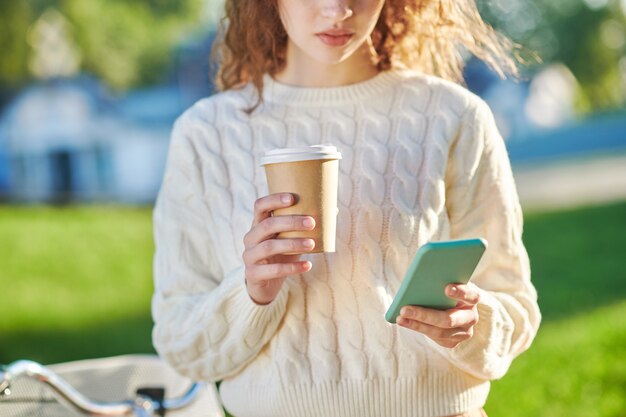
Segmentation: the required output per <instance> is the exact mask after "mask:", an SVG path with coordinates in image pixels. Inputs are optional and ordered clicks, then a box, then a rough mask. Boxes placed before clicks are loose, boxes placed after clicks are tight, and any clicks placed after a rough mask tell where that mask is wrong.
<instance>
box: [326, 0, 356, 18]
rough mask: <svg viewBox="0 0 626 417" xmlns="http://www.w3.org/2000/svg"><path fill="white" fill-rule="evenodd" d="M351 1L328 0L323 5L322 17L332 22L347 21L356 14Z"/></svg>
mask: <svg viewBox="0 0 626 417" xmlns="http://www.w3.org/2000/svg"><path fill="white" fill-rule="evenodd" d="M349 3H350V2H349V1H346V0H327V1H324V3H323V5H322V10H321V15H322V17H324V18H327V19H332V20H345V19H347V18H349V17H350V16H352V15H353V14H354V11H353V10H352V7H351V5H350V4H349Z"/></svg>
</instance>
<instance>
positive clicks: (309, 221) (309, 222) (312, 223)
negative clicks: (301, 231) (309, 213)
mask: <svg viewBox="0 0 626 417" xmlns="http://www.w3.org/2000/svg"><path fill="white" fill-rule="evenodd" d="M302 226H304V227H308V228H311V227H313V226H315V221H314V220H313V219H312V218H310V217H306V218H304V220H302Z"/></svg>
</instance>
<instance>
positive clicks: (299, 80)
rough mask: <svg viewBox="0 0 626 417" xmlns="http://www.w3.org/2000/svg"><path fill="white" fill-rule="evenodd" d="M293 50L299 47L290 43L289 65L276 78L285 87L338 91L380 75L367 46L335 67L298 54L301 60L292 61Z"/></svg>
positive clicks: (288, 48)
mask: <svg viewBox="0 0 626 417" xmlns="http://www.w3.org/2000/svg"><path fill="white" fill-rule="evenodd" d="M292 48H296V47H295V46H293V45H292V44H291V43H289V44H288V46H287V60H286V61H287V64H286V65H285V68H284V69H282V70H281V71H279V72H278V73H276V74H275V75H274V78H275V79H276V80H277V81H279V82H281V83H283V84H288V85H293V86H299V87H339V86H342V85H349V84H355V83H359V82H362V81H365V80H369V79H370V78H372V77H374V76H376V75H377V74H378V73H379V70H378V68H377V67H376V64H375V63H374V62H373V60H372V53H371V50H370V48H369V47H368V45H363V48H361V49H360V50H359V51H356V52H355V53H354V54H352V55H351V56H350V57H349V58H348V59H347V60H345V61H342V62H339V63H332V64H328V63H324V62H319V61H316V60H314V59H303V58H302V56H303V54H298V56H299V57H300V59H289V57H290V56H292V57H293V56H295V55H296V54H294V53H292V52H290V49H292Z"/></svg>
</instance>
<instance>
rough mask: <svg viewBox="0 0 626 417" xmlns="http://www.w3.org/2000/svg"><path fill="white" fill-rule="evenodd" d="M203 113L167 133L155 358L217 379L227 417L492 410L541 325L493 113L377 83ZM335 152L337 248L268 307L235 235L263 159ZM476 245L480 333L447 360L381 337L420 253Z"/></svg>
mask: <svg viewBox="0 0 626 417" xmlns="http://www.w3.org/2000/svg"><path fill="white" fill-rule="evenodd" d="M265 83H266V84H265V90H264V103H263V104H262V105H261V106H260V107H259V108H257V109H256V110H255V111H254V112H253V113H252V114H251V115H248V114H247V113H246V112H245V111H244V110H245V109H246V108H249V107H251V105H253V104H254V103H255V102H256V98H255V94H254V90H253V88H252V87H251V86H248V87H246V88H244V89H241V90H234V91H228V92H224V93H220V94H217V95H215V96H212V97H210V98H207V99H204V100H201V101H200V102H198V103H197V104H196V105H194V106H193V107H192V108H191V109H189V110H188V111H187V112H185V114H184V115H183V116H181V117H180V119H179V120H178V121H177V122H176V124H175V127H174V130H173V133H172V141H171V146H170V152H169V157H168V163H167V169H166V173H165V178H164V181H163V185H162V188H161V191H160V194H159V197H158V200H157V203H156V208H155V210H154V225H155V241H156V254H155V261H154V274H155V285H156V290H155V294H154V298H153V316H154V320H155V323H156V324H155V328H154V332H153V339H154V345H155V347H156V349H157V351H158V352H159V354H160V355H161V357H162V358H164V359H165V360H166V361H167V362H169V363H170V364H171V365H172V366H174V368H175V369H177V370H178V371H179V372H180V373H182V374H184V375H187V376H190V377H191V378H194V379H197V380H208V381H218V380H223V382H222V384H221V386H220V394H221V398H222V401H223V403H224V405H225V407H226V409H227V410H229V411H230V412H231V413H232V414H233V415H234V416H236V417H265V416H267V417H281V416H282V417H304V416H311V417H313V416H314V417H339V416H342V417H352V416H354V417H369V416H371V417H383V416H384V417H391V416H393V417H402V416H444V415H450V414H455V413H461V412H464V411H467V410H471V409H475V408H478V407H480V406H482V405H483V404H484V403H485V400H486V398H487V394H488V391H489V382H488V381H489V380H490V379H494V378H499V377H501V376H503V375H504V373H505V372H506V371H507V369H508V367H509V365H510V363H511V360H512V359H513V358H514V357H515V356H517V355H518V354H520V353H521V352H522V351H524V350H525V349H526V348H528V346H529V345H530V343H531V341H532V339H533V337H534V336H535V333H536V331H537V327H538V325H539V321H540V314H539V311H538V308H537V303H536V298H537V297H536V292H535V290H534V288H533V286H532V284H531V282H530V278H529V274H530V272H529V262H528V257H527V254H526V251H525V249H524V246H523V244H522V240H521V235H522V216H521V211H520V207H519V203H518V198H517V194H516V190H515V185H514V181H513V176H512V174H511V169H510V164H509V161H508V156H507V153H506V149H505V147H504V144H503V141H502V139H501V137H500V135H499V134H498V131H497V129H496V126H495V124H494V120H493V117H492V115H491V112H490V111H489V108H488V107H487V106H486V104H485V103H484V102H482V101H481V100H480V99H479V98H477V97H476V96H474V95H472V94H471V93H469V92H468V91H467V90H465V89H463V88H462V87H460V86H457V85H455V84H452V83H449V82H446V81H442V80H440V79H437V78H434V77H427V76H422V75H417V74H413V73H409V72H385V73H381V74H379V75H378V76H376V77H374V78H372V79H370V80H368V81H365V82H362V83H359V84H354V85H349V86H344V87H339V88H315V89H309V88H298V87H291V86H287V85H283V84H280V83H277V82H275V81H273V80H271V79H270V78H269V77H266V78H265ZM316 144H333V145H335V146H337V147H338V148H339V151H340V152H341V153H342V155H343V159H342V160H341V161H340V178H339V216H338V226H337V227H338V230H337V251H336V253H333V254H324V255H307V256H305V259H310V260H311V261H312V263H313V269H312V270H311V271H310V272H307V273H305V274H303V275H299V276H293V277H290V278H289V279H287V280H286V281H285V284H284V286H283V288H282V290H281V292H280V293H279V295H278V297H277V298H276V299H275V300H274V301H273V302H272V303H271V304H270V305H268V306H259V305H256V304H255V303H254V302H253V301H252V300H251V299H250V297H249V296H248V294H247V292H246V289H245V285H244V273H243V261H242V259H241V254H242V252H243V250H244V247H243V236H244V234H245V233H246V232H247V231H248V230H249V228H250V225H251V224H252V218H253V206H254V201H255V200H256V199H257V198H259V197H261V196H263V195H266V194H267V187H266V183H265V175H264V171H263V168H262V167H260V165H259V159H260V156H262V155H263V153H264V152H265V151H267V150H269V149H273V148H278V147H295V146H308V145H316ZM478 236H480V237H484V238H486V239H487V240H488V241H489V248H488V249H487V251H486V254H485V257H484V259H483V261H481V264H480V265H479V267H478V270H477V271H476V273H475V275H474V278H473V283H474V284H475V285H476V286H478V287H479V288H480V289H481V297H482V298H481V302H480V304H479V306H478V311H479V315H480V320H479V322H478V324H477V325H476V327H475V334H474V337H473V338H472V339H470V340H469V341H466V342H463V343H461V344H460V345H459V346H457V347H456V348H454V349H446V348H442V347H440V346H438V345H436V344H435V343H434V342H432V341H430V340H429V339H427V338H426V337H424V336H423V335H421V334H419V333H416V332H413V331H410V330H407V329H405V328H401V327H398V326H396V325H392V324H389V323H387V322H386V321H385V319H384V314H385V311H386V309H387V307H388V306H389V305H390V303H391V300H392V297H393V295H394V294H395V292H396V290H397V289H398V287H399V285H400V282H401V280H402V277H403V275H404V272H405V271H406V269H407V267H408V265H409V264H410V262H411V259H412V257H413V255H414V253H415V251H416V249H417V248H418V247H419V246H420V245H423V244H424V243H426V242H428V241H432V240H446V239H456V238H469V237H478Z"/></svg>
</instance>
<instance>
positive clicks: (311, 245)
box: [302, 239, 315, 248]
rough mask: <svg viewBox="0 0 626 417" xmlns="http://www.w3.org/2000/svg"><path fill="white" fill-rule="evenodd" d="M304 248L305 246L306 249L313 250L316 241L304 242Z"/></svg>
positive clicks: (308, 240)
mask: <svg viewBox="0 0 626 417" xmlns="http://www.w3.org/2000/svg"><path fill="white" fill-rule="evenodd" d="M302 246H304V247H305V248H312V247H313V246H315V241H314V240H313V239H307V240H305V241H303V242H302Z"/></svg>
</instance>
